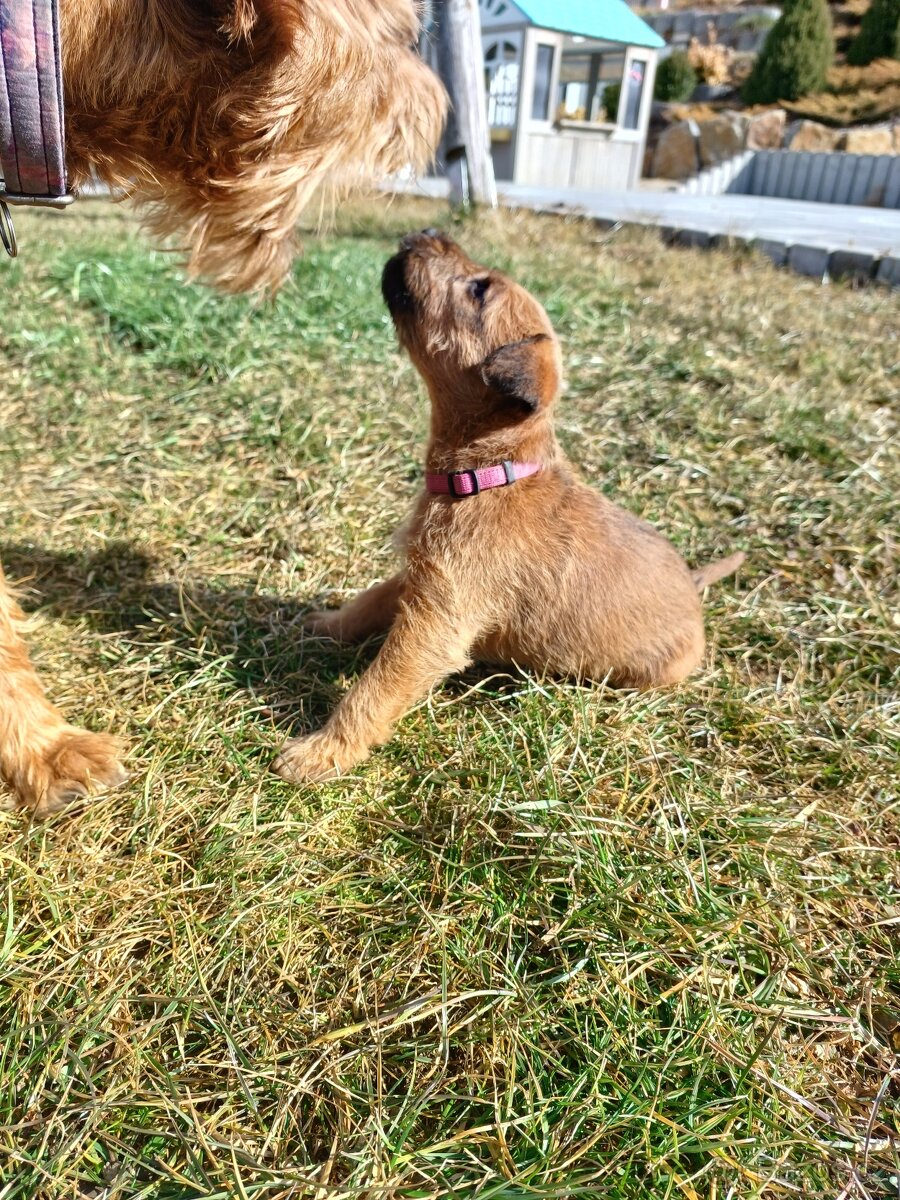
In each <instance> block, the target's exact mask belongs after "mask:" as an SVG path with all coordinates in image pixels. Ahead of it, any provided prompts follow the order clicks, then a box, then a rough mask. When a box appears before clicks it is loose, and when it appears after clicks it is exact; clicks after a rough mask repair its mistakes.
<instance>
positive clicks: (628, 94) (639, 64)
mask: <svg viewBox="0 0 900 1200" xmlns="http://www.w3.org/2000/svg"><path fill="white" fill-rule="evenodd" d="M646 75H647V64H646V62H645V61H644V60H643V59H642V58H633V59H632V60H631V63H630V65H629V67H628V71H627V72H626V75H625V116H624V118H623V120H622V128H623V129H637V128H638V124H639V121H640V115H641V98H642V97H643V95H644V79H645V77H646Z"/></svg>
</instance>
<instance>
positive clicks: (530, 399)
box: [481, 333, 561, 415]
mask: <svg viewBox="0 0 900 1200" xmlns="http://www.w3.org/2000/svg"><path fill="white" fill-rule="evenodd" d="M481 378H482V379H483V380H484V382H485V383H486V384H487V386H488V387H489V388H490V389H491V391H492V392H494V393H495V394H496V395H497V396H500V397H502V399H504V400H505V401H507V402H508V403H509V404H511V405H513V406H515V407H518V408H520V409H521V410H522V412H523V413H524V414H526V415H527V414H529V413H534V412H537V411H538V409H539V408H541V407H543V406H544V405H547V404H551V403H552V402H553V400H554V399H555V398H556V394H557V392H558V391H559V388H560V382H561V380H560V374H559V357H558V355H557V351H556V344H555V342H554V341H553V339H552V338H551V337H549V336H548V335H547V334H546V333H538V334H535V336H534V337H530V338H524V339H523V340H522V341H521V342H510V343H509V344H508V345H506V346H501V347H500V349H499V350H495V351H494V352H493V354H489V355H488V356H487V358H486V359H485V360H484V362H483V363H482V364H481Z"/></svg>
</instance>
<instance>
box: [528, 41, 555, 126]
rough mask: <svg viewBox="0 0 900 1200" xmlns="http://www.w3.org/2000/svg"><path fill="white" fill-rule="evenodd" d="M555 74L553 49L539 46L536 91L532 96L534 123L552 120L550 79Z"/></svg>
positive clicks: (536, 60) (536, 61)
mask: <svg viewBox="0 0 900 1200" xmlns="http://www.w3.org/2000/svg"><path fill="white" fill-rule="evenodd" d="M552 74H553V47H552V46H544V45H541V44H539V45H538V48H537V55H536V57H535V62H534V91H533V92H532V95H531V119H532V121H547V120H549V118H550V77H551V76H552Z"/></svg>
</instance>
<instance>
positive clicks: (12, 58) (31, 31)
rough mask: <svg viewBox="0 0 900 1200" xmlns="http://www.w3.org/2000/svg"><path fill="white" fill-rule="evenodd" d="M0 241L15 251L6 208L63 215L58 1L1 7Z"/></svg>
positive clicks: (18, 1)
mask: <svg viewBox="0 0 900 1200" xmlns="http://www.w3.org/2000/svg"><path fill="white" fill-rule="evenodd" d="M0 167H2V169H3V179H2V180H0V240H2V242H3V245H4V246H5V248H6V253H7V254H8V255H9V256H10V258H15V257H16V255H17V254H18V252H19V249H18V243H17V241H16V231H15V227H14V226H13V222H12V215H11V213H10V211H9V205H11V204H25V205H32V206H34V205H37V206H43V207H49V208H65V206H66V205H67V204H71V202H72V200H73V199H74V197H73V196H71V195H70V194H69V190H68V185H67V181H66V159H65V120H64V115H63V90H62V53H61V50H60V41H59V0H0Z"/></svg>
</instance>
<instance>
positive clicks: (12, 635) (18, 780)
mask: <svg viewBox="0 0 900 1200" xmlns="http://www.w3.org/2000/svg"><path fill="white" fill-rule="evenodd" d="M23 622H24V614H23V613H22V610H21V609H20V608H19V606H18V604H17V603H16V601H15V597H14V596H13V594H12V591H11V590H10V587H9V585H8V584H7V582H6V579H5V578H4V576H3V570H2V568H0V777H2V778H3V779H4V780H5V782H6V783H7V784H8V785H9V786H10V787H11V788H12V790H13V792H14V793H15V795H16V796H17V797H18V799H19V800H20V802H21V803H22V804H25V805H27V806H28V807H29V808H33V809H34V810H35V811H36V812H37V813H38V814H39V815H42V816H43V815H46V814H47V813H51V812H53V811H55V810H56V809H58V808H62V807H63V806H64V805H65V804H68V803H69V802H70V801H72V800H75V799H77V798H78V797H81V796H86V795H88V794H89V793H90V792H95V791H99V790H101V789H103V788H107V787H113V786H115V785H116V784H118V783H121V782H122V780H123V779H124V778H125V772H124V770H123V769H122V767H121V766H120V764H119V762H118V757H117V756H118V743H117V742H116V740H115V738H111V737H109V736H108V735H106V734H102V733H87V732H86V731H84V730H81V729H75V728H73V727H72V726H71V725H69V724H67V723H66V721H65V719H64V718H63V716H62V714H61V713H60V712H59V711H58V710H57V709H55V708H54V707H53V705H52V704H51V703H50V701H49V700H48V699H47V698H46V696H45V695H44V690H43V688H42V687H41V684H40V680H39V679H38V677H37V675H36V673H35V670H34V667H33V666H32V665H31V663H30V661H29V659H28V651H27V650H26V648H25V643H24V641H23V640H22V635H21V628H22V624H23Z"/></svg>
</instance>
